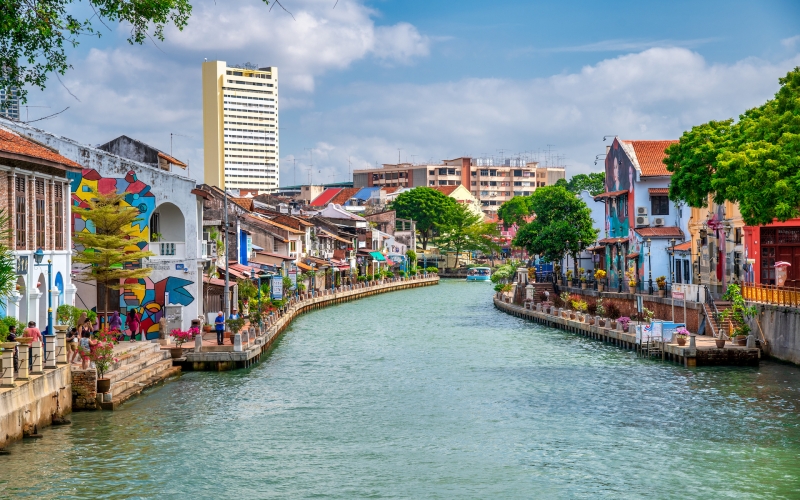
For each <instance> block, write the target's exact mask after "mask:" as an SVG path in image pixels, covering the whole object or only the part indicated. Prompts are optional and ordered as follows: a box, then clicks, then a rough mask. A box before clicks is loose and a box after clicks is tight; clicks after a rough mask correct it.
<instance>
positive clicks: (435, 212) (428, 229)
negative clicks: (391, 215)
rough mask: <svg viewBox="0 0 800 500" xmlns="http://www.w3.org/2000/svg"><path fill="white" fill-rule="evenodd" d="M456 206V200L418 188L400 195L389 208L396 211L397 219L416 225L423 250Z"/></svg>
mask: <svg viewBox="0 0 800 500" xmlns="http://www.w3.org/2000/svg"><path fill="white" fill-rule="evenodd" d="M457 206H458V203H456V200H454V199H453V198H450V197H449V196H445V195H444V194H442V193H441V192H439V191H437V190H435V189H431V188H429V187H418V188H414V189H411V190H409V191H405V192H403V193H400V195H399V196H398V197H397V198H396V199H395V200H394V201H393V202H392V205H391V208H392V210H396V211H397V217H398V218H400V219H411V220H413V221H415V222H416V223H417V231H419V235H420V241H421V242H422V249H423V250H425V249H427V248H428V241H429V240H430V239H431V238H432V237H433V236H434V231H435V229H436V227H437V226H439V225H441V224H443V223H445V222H446V221H447V220H448V218H449V216H450V213H451V212H452V211H453V210H454V209H455V208H456V207H457Z"/></svg>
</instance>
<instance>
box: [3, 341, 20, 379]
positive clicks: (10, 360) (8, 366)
mask: <svg viewBox="0 0 800 500" xmlns="http://www.w3.org/2000/svg"><path fill="white" fill-rule="evenodd" d="M0 347H2V348H3V379H2V380H3V387H14V348H15V347H17V342H3V343H2V344H0Z"/></svg>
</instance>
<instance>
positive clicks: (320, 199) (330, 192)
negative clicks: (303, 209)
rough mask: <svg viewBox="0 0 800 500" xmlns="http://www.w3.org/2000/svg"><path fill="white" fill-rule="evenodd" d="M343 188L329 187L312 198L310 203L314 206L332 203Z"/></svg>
mask: <svg viewBox="0 0 800 500" xmlns="http://www.w3.org/2000/svg"><path fill="white" fill-rule="evenodd" d="M342 189H343V188H328V189H326V190H325V191H323V192H322V194H320V195H319V196H317V197H316V198H314V199H313V200H311V203H309V205H311V206H312V207H324V206H325V205H327V204H328V203H330V202H331V200H332V199H333V197H334V196H336V195H337V194H339V192H340V191H342Z"/></svg>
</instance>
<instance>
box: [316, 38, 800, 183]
mask: <svg viewBox="0 0 800 500" xmlns="http://www.w3.org/2000/svg"><path fill="white" fill-rule="evenodd" d="M798 64H800V56H795V57H793V58H791V59H788V60H785V61H781V62H776V63H773V62H768V61H764V60H759V59H745V60H742V61H738V62H736V63H733V64H709V63H708V62H707V61H706V60H705V59H704V58H703V57H702V56H701V55H700V54H698V53H696V52H693V51H691V50H688V49H685V48H652V49H648V50H645V51H642V52H639V53H635V54H627V55H623V56H620V57H615V58H612V59H607V60H603V61H600V62H598V63H597V64H594V65H590V66H586V67H584V68H582V69H581V70H580V71H578V72H575V73H569V74H559V75H555V76H551V77H549V78H539V79H533V80H511V79H496V78H493V79H479V78H471V79H464V80H460V81H452V82H442V83H435V84H429V85H413V84H397V85H389V86H386V85H380V86H378V85H353V86H352V87H351V88H350V93H351V97H352V100H351V101H350V102H349V103H348V104H346V105H342V106H340V107H336V108H334V109H330V110H328V111H326V112H322V113H320V112H315V113H314V114H313V115H312V114H309V115H307V119H306V120H305V122H304V128H306V127H307V128H308V130H309V131H310V133H311V134H314V135H317V136H318V137H319V139H320V140H322V141H325V142H326V143H328V144H335V145H336V146H337V150H333V151H331V150H329V151H328V152H327V155H328V158H330V160H331V161H335V162H336V163H338V164H339V165H340V167H339V171H340V175H339V177H345V175H344V174H343V173H342V172H343V171H344V169H345V168H346V158H347V157H348V156H350V157H351V158H352V157H354V156H355V157H357V158H359V160H360V162H361V163H362V164H363V165H367V166H369V165H372V166H374V162H375V160H377V161H379V162H381V163H390V162H395V161H396V160H397V149H398V148H401V149H402V151H401V155H402V159H403V160H405V159H406V158H408V159H409V160H410V159H411V157H410V155H412V154H413V155H415V156H416V160H417V161H428V160H429V159H433V160H435V161H438V160H441V159H443V158H452V157H456V156H460V155H464V154H467V155H471V156H481V155H484V154H489V155H492V156H499V153H498V150H500V149H504V150H505V152H504V155H505V156H509V154H513V153H516V152H525V151H528V152H530V151H531V150H536V149H537V148H544V147H545V146H546V145H548V144H552V145H554V146H555V148H556V149H557V150H558V151H559V152H560V153H561V154H564V155H566V157H567V159H566V163H567V164H568V165H570V166H571V173H570V175H572V174H574V173H580V172H587V171H590V170H593V169H599V165H598V167H594V165H593V164H592V162H593V160H594V157H595V155H596V154H599V153H603V152H604V143H603V142H602V137H603V136H604V135H609V134H611V135H619V136H620V137H622V138H625V139H674V138H678V137H679V136H680V134H681V133H682V132H683V131H684V130H687V129H689V128H691V127H692V126H693V125H696V124H700V123H703V122H705V121H708V120H711V119H725V118H732V117H736V116H738V115H739V114H740V113H741V112H743V111H744V110H745V109H748V108H750V107H753V106H757V105H760V104H761V103H763V102H764V101H765V100H767V99H769V98H771V97H772V95H773V94H774V93H775V91H776V90H777V88H778V78H779V77H780V76H783V75H784V74H785V73H786V72H787V71H789V70H790V69H791V68H793V67H794V66H796V65H798ZM605 144H607V143H605ZM362 168H363V167H362Z"/></svg>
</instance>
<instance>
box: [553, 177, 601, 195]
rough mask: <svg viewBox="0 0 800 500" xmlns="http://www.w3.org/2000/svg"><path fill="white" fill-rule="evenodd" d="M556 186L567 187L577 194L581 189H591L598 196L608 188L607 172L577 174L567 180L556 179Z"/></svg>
mask: <svg viewBox="0 0 800 500" xmlns="http://www.w3.org/2000/svg"><path fill="white" fill-rule="evenodd" d="M556 186H561V187H564V188H566V189H567V190H568V191H571V192H573V193H576V194H580V192H581V191H583V190H586V191H589V193H590V194H592V195H594V196H596V195H598V194H600V193H603V192H605V190H606V173H605V172H595V173H591V174H588V175H587V174H577V175H573V176H572V178H571V179H570V180H569V181H567V180H566V179H559V180H558V181H556Z"/></svg>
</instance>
